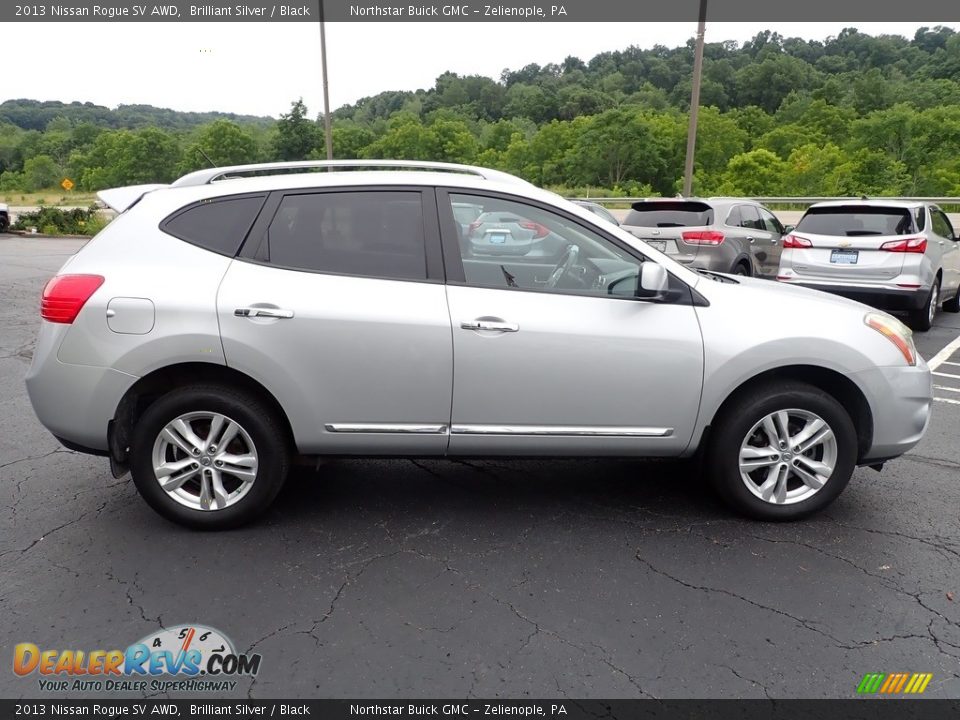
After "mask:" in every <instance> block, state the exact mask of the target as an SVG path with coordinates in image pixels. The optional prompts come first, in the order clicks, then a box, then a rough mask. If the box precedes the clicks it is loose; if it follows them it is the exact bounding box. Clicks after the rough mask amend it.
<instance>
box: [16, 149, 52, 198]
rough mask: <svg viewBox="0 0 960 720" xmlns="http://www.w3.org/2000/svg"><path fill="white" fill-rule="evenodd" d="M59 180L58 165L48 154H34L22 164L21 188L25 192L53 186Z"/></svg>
mask: <svg viewBox="0 0 960 720" xmlns="http://www.w3.org/2000/svg"><path fill="white" fill-rule="evenodd" d="M60 180H61V170H60V166H59V165H57V163H56V162H55V161H54V159H53V158H52V157H50V156H49V155H35V156H33V157H32V158H30V159H28V160H27V161H26V162H25V163H24V164H23V185H24V186H23V189H24V190H26V191H27V192H34V191H35V190H43V189H46V188H52V187H55V186H56V185H57V184H58V183H59V182H60Z"/></svg>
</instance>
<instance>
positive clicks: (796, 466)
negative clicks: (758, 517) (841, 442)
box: [740, 409, 838, 505]
mask: <svg viewBox="0 0 960 720" xmlns="http://www.w3.org/2000/svg"><path fill="white" fill-rule="evenodd" d="M837 447H838V445H837V438H836V435H835V434H834V432H833V430H832V428H831V427H830V425H829V424H828V423H827V422H826V421H825V420H824V419H823V418H821V417H820V416H819V415H817V414H815V413H812V412H809V411H808V410H799V409H790V410H778V411H776V412H772V413H770V414H769V415H766V416H765V417H763V418H762V419H761V420H760V421H759V422H757V423H756V424H755V425H754V426H753V427H752V428H751V429H750V430H749V432H747V434H746V437H745V438H744V439H743V442H742V443H741V445H740V477H741V478H742V480H743V483H744V485H746V486H747V489H748V490H749V491H750V492H751V493H753V494H754V495H755V496H756V497H758V498H760V499H761V500H763V501H764V502H768V503H771V504H774V505H791V504H793V503H798V502H802V501H804V500H807V499H809V498H811V497H813V496H814V495H815V494H817V493H818V492H819V491H820V490H821V489H822V488H823V486H824V485H825V484H826V483H827V481H829V480H830V477H831V476H832V475H833V470H834V468H835V467H836V465H837Z"/></svg>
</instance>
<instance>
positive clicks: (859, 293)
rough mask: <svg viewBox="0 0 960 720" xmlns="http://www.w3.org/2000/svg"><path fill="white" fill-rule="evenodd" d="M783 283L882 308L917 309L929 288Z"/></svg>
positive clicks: (783, 281) (923, 302) (801, 282)
mask: <svg viewBox="0 0 960 720" xmlns="http://www.w3.org/2000/svg"><path fill="white" fill-rule="evenodd" d="M778 281H779V282H782V283H784V284H785V285H799V286H800V287H805V288H810V289H811V290H821V291H823V292H828V293H830V294H831V295H839V296H841V297H845V298H848V299H850V300H856V301H857V302H862V303H863V304H864V305H870V306H871V307H875V308H882V309H884V310H919V309H920V308H922V307H923V306H924V304H925V303H926V301H927V293H929V292H930V288H891V287H880V286H876V285H838V284H836V283H821V282H811V281H809V280H781V279H780V278H778Z"/></svg>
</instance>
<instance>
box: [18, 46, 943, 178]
mask: <svg viewBox="0 0 960 720" xmlns="http://www.w3.org/2000/svg"><path fill="white" fill-rule="evenodd" d="M692 62H693V44H692V41H691V42H689V43H687V44H686V45H684V46H681V47H677V48H666V47H662V46H656V47H654V48H652V49H650V50H641V49H639V48H636V47H630V48H627V49H626V50H623V51H615V52H607V53H601V54H599V55H597V56H596V57H594V58H592V59H591V60H589V61H587V62H584V61H582V60H580V59H578V58H573V57H568V58H566V59H565V60H564V61H563V62H562V63H560V64H549V65H545V66H539V65H528V66H526V67H524V68H522V69H519V70H514V71H510V70H505V71H504V72H503V73H502V75H501V77H500V78H499V79H498V80H493V79H491V78H486V77H481V76H459V75H456V74H454V73H449V72H448V73H444V74H443V75H441V76H440V77H439V78H437V81H436V83H435V86H434V87H433V88H430V89H427V90H418V91H416V92H400V91H389V92H384V93H380V94H378V95H376V96H373V97H369V98H364V99H362V100H359V101H358V102H356V103H354V104H352V105H347V106H344V107H342V108H340V109H338V110H336V111H335V112H334V113H333V146H334V155H335V157H337V158H398V159H421V160H436V161H449V162H465V163H474V164H479V165H485V166H489V167H494V168H498V169H502V170H506V171H507V172H512V173H515V174H517V175H520V176H522V177H525V178H527V179H528V180H530V181H532V182H534V183H536V184H538V185H541V186H545V187H551V188H554V189H557V190H558V191H560V192H565V193H576V194H580V193H583V192H591V193H592V194H598V193H600V192H603V193H612V194H614V195H650V194H661V195H673V194H675V193H676V192H677V190H678V189H679V185H680V178H681V175H682V171H683V153H684V150H685V137H686V129H687V119H688V111H689V107H688V106H689V96H690V78H691V73H692ZM701 105H702V108H701V112H700V122H699V132H698V138H697V155H696V171H695V180H694V189H695V192H697V193H700V194H730V195H859V194H868V195H951V196H960V34H957V33H955V32H954V31H953V30H951V29H949V28H944V27H935V28H921V29H920V30H918V31H917V32H916V34H915V35H914V37H913V38H912V39H907V38H903V37H899V36H887V35H884V36H877V37H873V36H869V35H865V34H863V33H860V32H858V31H857V30H855V29H852V28H850V29H846V30H843V31H842V32H841V33H840V34H839V35H838V36H837V37H834V38H829V39H828V40H826V41H823V42H821V41H810V40H801V39H799V38H784V37H782V36H780V35H779V34H777V33H774V32H769V31H767V32H763V33H760V34H758V35H756V36H755V37H754V38H753V39H752V40H750V41H748V42H746V43H743V44H742V45H739V44H738V43H735V42H724V43H708V44H707V45H706V48H705V59H704V80H703V89H702V92H701ZM318 120H319V119H314V118H311V117H309V116H308V111H307V108H306V107H305V106H304V105H303V103H302V101H299V100H298V101H296V102H294V103H292V105H291V107H290V109H289V111H288V112H286V113H284V114H283V115H281V116H280V118H279V120H271V119H269V118H251V117H243V116H227V115H222V114H216V113H176V112H174V111H171V110H161V109H157V108H150V107H148V106H122V107H121V108H118V109H116V110H108V109H106V108H99V109H98V108H97V106H91V105H89V104H85V105H81V104H79V103H73V104H71V105H65V104H62V103H59V104H57V103H36V102H34V101H8V102H6V103H3V104H0V191H8V192H9V191H17V190H20V191H30V190H35V189H41V188H47V187H51V186H53V185H56V184H57V183H59V181H60V179H61V178H62V177H63V176H69V177H71V178H72V179H73V180H74V181H75V182H76V183H77V185H78V187H79V188H80V189H83V190H97V189H101V188H104V187H111V186H118V185H127V184H136V183H146V182H169V181H171V180H173V179H175V178H176V177H178V176H179V175H181V174H183V173H185V172H189V171H190V170H193V169H197V168H200V167H205V166H206V165H208V161H207V159H206V158H208V157H209V158H210V159H211V160H212V161H213V162H215V163H216V164H218V165H224V164H238V163H246V162H258V161H270V160H300V159H310V158H322V157H325V150H324V141H323V125H322V122H319V121H318Z"/></svg>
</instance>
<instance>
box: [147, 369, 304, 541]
mask: <svg viewBox="0 0 960 720" xmlns="http://www.w3.org/2000/svg"><path fill="white" fill-rule="evenodd" d="M287 466H288V453H287V446H286V442H285V435H284V432H283V428H282V426H281V424H280V422H279V421H278V420H277V418H276V417H275V415H274V413H273V412H272V411H271V409H270V408H269V407H267V406H266V405H265V404H264V403H262V402H261V401H260V400H259V399H258V398H256V397H254V396H253V395H250V394H249V393H245V392H242V391H239V390H236V389H234V388H231V387H221V386H216V385H195V386H190V387H184V388H180V389H178V390H174V391H172V392H170V393H168V394H167V395H164V396H163V397H161V398H160V399H159V400H157V401H156V402H155V403H153V404H152V405H151V406H150V407H149V408H148V409H147V410H146V412H144V413H143V415H142V416H141V417H140V419H139V421H138V422H137V424H136V427H135V428H134V432H133V438H132V444H131V471H132V474H133V481H134V483H135V484H136V486H137V490H138V491H139V492H140V495H141V496H142V497H143V499H144V500H146V501H147V503H148V504H149V505H150V506H151V507H152V508H153V509H154V510H156V511H157V512H158V513H160V514H161V515H163V516H164V517H165V518H167V519H169V520H172V521H174V522H176V523H179V524H181V525H186V526H188V527H193V528H199V529H224V528H229V527H236V526H238V525H242V524H244V523H247V522H249V521H251V520H253V519H254V518H255V517H257V516H258V515H260V514H261V513H262V512H263V511H265V510H266V509H267V507H269V505H270V503H271V502H273V500H274V498H275V497H276V496H277V493H278V492H279V491H280V488H281V487H282V486H283V482H284V480H285V478H286V474H287Z"/></svg>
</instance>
